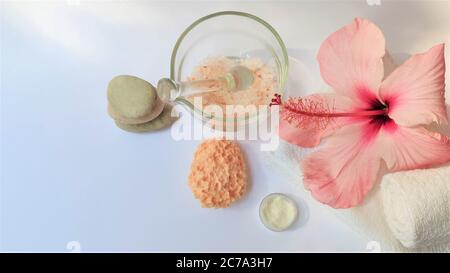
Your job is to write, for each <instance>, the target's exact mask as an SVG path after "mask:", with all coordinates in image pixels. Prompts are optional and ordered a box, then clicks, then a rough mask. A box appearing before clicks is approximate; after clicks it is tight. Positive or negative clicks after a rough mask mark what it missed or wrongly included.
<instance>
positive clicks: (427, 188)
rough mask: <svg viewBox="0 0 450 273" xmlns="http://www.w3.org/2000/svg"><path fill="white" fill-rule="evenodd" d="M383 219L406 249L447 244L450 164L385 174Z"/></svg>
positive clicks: (449, 208) (449, 217) (383, 183)
mask: <svg viewBox="0 0 450 273" xmlns="http://www.w3.org/2000/svg"><path fill="white" fill-rule="evenodd" d="M381 195H382V200H383V209H384V214H385V216H386V222H387V224H388V226H389V228H390V230H391V232H392V233H393V235H394V236H395V237H396V238H397V240H399V241H400V242H401V244H402V245H403V246H404V247H407V248H421V247H427V246H431V245H436V244H445V243H448V244H450V166H444V167H440V168H435V169H427V170H413V171H407V172H399V173H393V174H389V175H386V176H385V178H384V179H383V182H382V184H381Z"/></svg>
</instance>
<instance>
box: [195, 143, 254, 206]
mask: <svg viewBox="0 0 450 273" xmlns="http://www.w3.org/2000/svg"><path fill="white" fill-rule="evenodd" d="M189 187H190V188H191V190H192V192H193V193H194V196H195V197H196V198H197V199H199V200H200V203H201V205H202V207H205V208H225V207H228V206H229V205H230V204H231V203H233V202H234V201H236V200H238V199H239V198H241V197H242V196H243V195H244V193H245V191H246V189H247V169H246V166H245V161H244V156H243V154H242V152H241V150H240V149H239V146H238V145H237V144H236V143H234V142H232V141H228V140H206V141H204V142H203V143H201V144H200V146H199V147H198V148H197V151H196V152H195V155H194V161H193V162H192V165H191V172H190V175H189Z"/></svg>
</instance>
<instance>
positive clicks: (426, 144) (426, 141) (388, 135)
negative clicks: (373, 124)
mask: <svg viewBox="0 0 450 273" xmlns="http://www.w3.org/2000/svg"><path fill="white" fill-rule="evenodd" d="M378 141H379V145H378V146H379V147H380V149H382V150H380V152H381V153H382V156H383V159H384V161H385V162H386V165H387V167H388V168H389V170H390V171H403V170H412V169H423V168H429V167H432V166H436V165H441V164H445V163H449V162H450V140H449V139H448V137H447V136H445V135H441V134H439V133H436V132H431V131H428V130H427V129H425V128H423V127H417V128H406V127H400V126H398V128H397V129H396V130H394V131H384V130H383V132H382V133H381V134H380V135H379V139H378Z"/></svg>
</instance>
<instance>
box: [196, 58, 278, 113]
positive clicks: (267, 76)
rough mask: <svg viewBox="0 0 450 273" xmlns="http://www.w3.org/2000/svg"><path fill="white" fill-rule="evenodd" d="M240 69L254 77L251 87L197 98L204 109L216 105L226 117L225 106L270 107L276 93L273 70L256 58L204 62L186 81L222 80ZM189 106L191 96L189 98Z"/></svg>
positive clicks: (208, 60) (216, 59)
mask: <svg viewBox="0 0 450 273" xmlns="http://www.w3.org/2000/svg"><path fill="white" fill-rule="evenodd" d="M237 65H241V66H245V67H247V68H248V69H249V70H250V71H251V72H252V73H253V83H252V85H251V86H250V87H249V88H248V89H246V90H240V91H229V90H220V91H212V92H207V93H201V94H197V95H195V96H201V97H202V103H203V106H206V105H218V106H220V107H222V109H223V111H224V113H225V106H226V105H243V106H248V105H255V106H258V105H269V103H270V100H271V98H272V97H273V96H274V94H275V93H276V92H277V90H276V89H277V80H276V76H275V72H274V71H273V69H272V67H270V66H268V65H266V64H264V63H263V62H262V60H261V59H259V58H247V59H239V60H234V59H230V58H226V57H211V58H207V59H205V60H204V61H203V62H201V63H200V64H199V65H198V66H197V67H196V68H194V70H193V72H192V74H191V76H190V77H189V78H188V81H197V80H211V79H218V78H221V77H224V76H225V75H226V74H227V73H228V72H229V71H230V70H231V69H232V68H233V67H235V66H237ZM188 100H190V101H191V102H193V101H194V96H191V97H188Z"/></svg>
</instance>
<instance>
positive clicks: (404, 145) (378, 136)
mask: <svg viewBox="0 0 450 273" xmlns="http://www.w3.org/2000/svg"><path fill="white" fill-rule="evenodd" d="M384 55H385V40H384V36H383V33H382V32H381V31H380V29H379V28H378V27H377V26H376V25H374V24H373V23H371V22H369V21H367V20H364V19H360V18H357V19H355V20H354V21H353V22H352V23H351V24H349V25H347V26H345V27H343V28H341V29H340V30H338V31H336V32H335V33H333V34H331V35H330V36H329V37H328V38H327V39H326V40H325V41H324V42H323V44H322V46H321V47H320V50H319V53H318V56H317V59H318V62H319V65H320V72H321V75H322V78H323V79H324V80H325V82H326V83H327V84H328V85H330V86H331V87H332V88H333V89H334V91H335V93H332V94H315V95H311V96H308V97H305V98H301V99H291V100H288V101H287V102H286V103H283V104H282V107H281V117H282V119H281V123H280V136H281V137H282V138H283V139H285V140H286V141H288V142H291V143H294V144H297V145H300V146H303V147H313V146H316V145H318V144H319V143H320V141H321V139H322V138H324V137H328V138H327V141H326V143H325V144H324V147H323V148H321V149H319V150H318V151H317V152H314V153H312V154H310V155H309V156H307V157H306V158H305V159H304V160H303V161H302V162H301V168H302V170H303V174H304V179H303V181H304V183H305V187H306V188H307V189H309V190H310V191H311V193H312V195H313V196H314V197H315V198H316V199H317V200H318V201H320V202H322V203H325V204H328V205H330V206H332V207H334V208H348V207H353V206H355V205H358V204H359V203H361V202H362V200H363V199H364V196H365V195H366V194H367V193H368V192H369V191H370V190H371V188H372V187H373V185H374V184H375V183H376V181H377V180H378V178H379V177H381V175H382V174H384V173H386V172H395V171H401V170H411V169H418V168H427V167H431V166H435V165H440V164H444V163H447V162H450V141H449V139H448V137H446V136H444V135H441V134H439V133H436V132H431V131H429V130H427V129H426V128H425V127H424V126H425V125H428V124H430V123H433V122H437V123H438V124H443V123H447V122H448V121H447V112H446V107H445V99H444V88H445V83H444V82H445V76H444V74H445V61H444V45H443V44H439V45H436V46H434V47H432V48H431V49H429V50H428V51H427V52H425V53H422V54H416V55H413V56H412V57H411V58H409V59H408V60H407V61H406V62H405V63H403V64H402V65H401V66H399V67H397V68H396V69H395V70H394V71H393V72H392V73H391V74H390V75H388V76H387V77H386V78H384V68H383V56H384ZM383 78H384V79H383ZM275 102H278V103H281V101H280V100H279V97H278V98H277V99H275ZM276 104H277V103H276ZM330 108H331V109H332V110H329V109H330ZM305 116H306V117H307V118H305V120H307V119H308V118H311V117H316V124H318V125H317V126H313V127H311V126H303V127H302V126H300V124H301V123H302V122H303V121H304V120H302V118H301V117H305ZM325 119H330V120H332V121H331V122H323V120H325Z"/></svg>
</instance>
